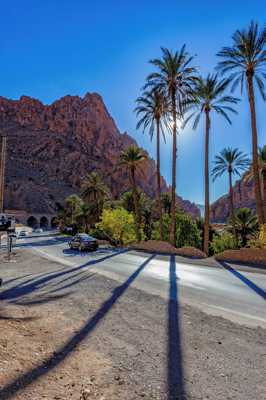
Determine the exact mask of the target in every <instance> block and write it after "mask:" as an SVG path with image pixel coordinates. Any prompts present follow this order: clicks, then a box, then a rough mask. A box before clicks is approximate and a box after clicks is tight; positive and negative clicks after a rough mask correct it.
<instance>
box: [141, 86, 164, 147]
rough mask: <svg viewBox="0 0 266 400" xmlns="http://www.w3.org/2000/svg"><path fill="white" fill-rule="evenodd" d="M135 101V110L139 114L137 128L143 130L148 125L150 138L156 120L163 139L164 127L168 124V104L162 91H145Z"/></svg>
mask: <svg viewBox="0 0 266 400" xmlns="http://www.w3.org/2000/svg"><path fill="white" fill-rule="evenodd" d="M136 103H137V107H136V108H135V112H136V115H137V116H138V117H139V116H140V119H139V121H138V123H137V129H139V128H140V127H143V131H145V130H146V129H147V128H148V127H149V135H150V137H151V139H152V138H153V135H154V131H155V129H156V127H157V122H158V123H159V128H160V131H161V132H162V134H163V137H164V140H165V134H164V129H165V127H167V125H168V123H167V115H168V112H169V104H168V101H167V98H166V97H165V96H164V94H163V92H162V91H160V90H158V89H153V90H151V91H145V92H144V93H143V94H142V96H141V97H138V98H137V100H136Z"/></svg>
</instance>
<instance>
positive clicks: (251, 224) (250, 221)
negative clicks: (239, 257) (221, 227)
mask: <svg viewBox="0 0 266 400" xmlns="http://www.w3.org/2000/svg"><path fill="white" fill-rule="evenodd" d="M235 226H236V232H237V234H238V235H239V236H240V238H241V245H242V246H243V247H245V246H246V245H247V242H248V238H249V236H253V235H255V234H256V233H257V231H258V219H257V216H256V215H255V214H254V213H253V211H252V210H251V209H250V208H239V209H238V210H237V211H236V215H235Z"/></svg>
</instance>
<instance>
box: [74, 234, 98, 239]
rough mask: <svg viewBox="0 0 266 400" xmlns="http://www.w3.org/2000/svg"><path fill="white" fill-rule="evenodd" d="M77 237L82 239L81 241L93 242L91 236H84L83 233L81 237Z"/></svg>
mask: <svg viewBox="0 0 266 400" xmlns="http://www.w3.org/2000/svg"><path fill="white" fill-rule="evenodd" d="M78 237H80V239H82V240H95V239H94V238H93V237H92V236H90V235H86V234H85V233H83V234H82V235H79V236H78Z"/></svg>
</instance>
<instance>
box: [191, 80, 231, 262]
mask: <svg viewBox="0 0 266 400" xmlns="http://www.w3.org/2000/svg"><path fill="white" fill-rule="evenodd" d="M228 85H229V80H225V79H222V80H219V79H218V76H217V75H210V74H209V75H208V76H207V78H206V79H204V78H202V77H200V78H199V79H198V80H197V82H196V83H195V86H194V98H193V99H192V100H190V101H189V102H188V104H187V110H188V111H189V110H193V112H192V113H191V114H190V115H189V116H188V117H187V118H186V120H185V124H186V123H187V122H188V121H190V120H191V119H194V123H193V129H196V128H197V126H198V124H199V121H200V117H201V116H202V115H204V116H205V151H204V153H205V163H204V177H205V215H204V224H205V227H204V249H203V250H204V252H205V253H206V254H208V253H209V226H210V195H209V191H210V189H209V140H210V128H211V114H212V113H216V114H218V115H221V116H222V117H224V118H225V119H226V121H227V122H229V124H231V120H230V118H229V117H228V112H231V113H236V111H235V109H234V108H232V106H231V105H232V104H236V103H237V102H238V99H237V98H235V97H232V96H228V95H226V94H225V91H226V90H227V88H228Z"/></svg>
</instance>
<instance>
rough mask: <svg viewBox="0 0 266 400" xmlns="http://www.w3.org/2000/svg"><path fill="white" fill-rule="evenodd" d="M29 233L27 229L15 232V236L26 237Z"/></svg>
mask: <svg viewBox="0 0 266 400" xmlns="http://www.w3.org/2000/svg"><path fill="white" fill-rule="evenodd" d="M28 235H29V232H27V231H20V232H18V234H17V238H23V237H27V236H28Z"/></svg>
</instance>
